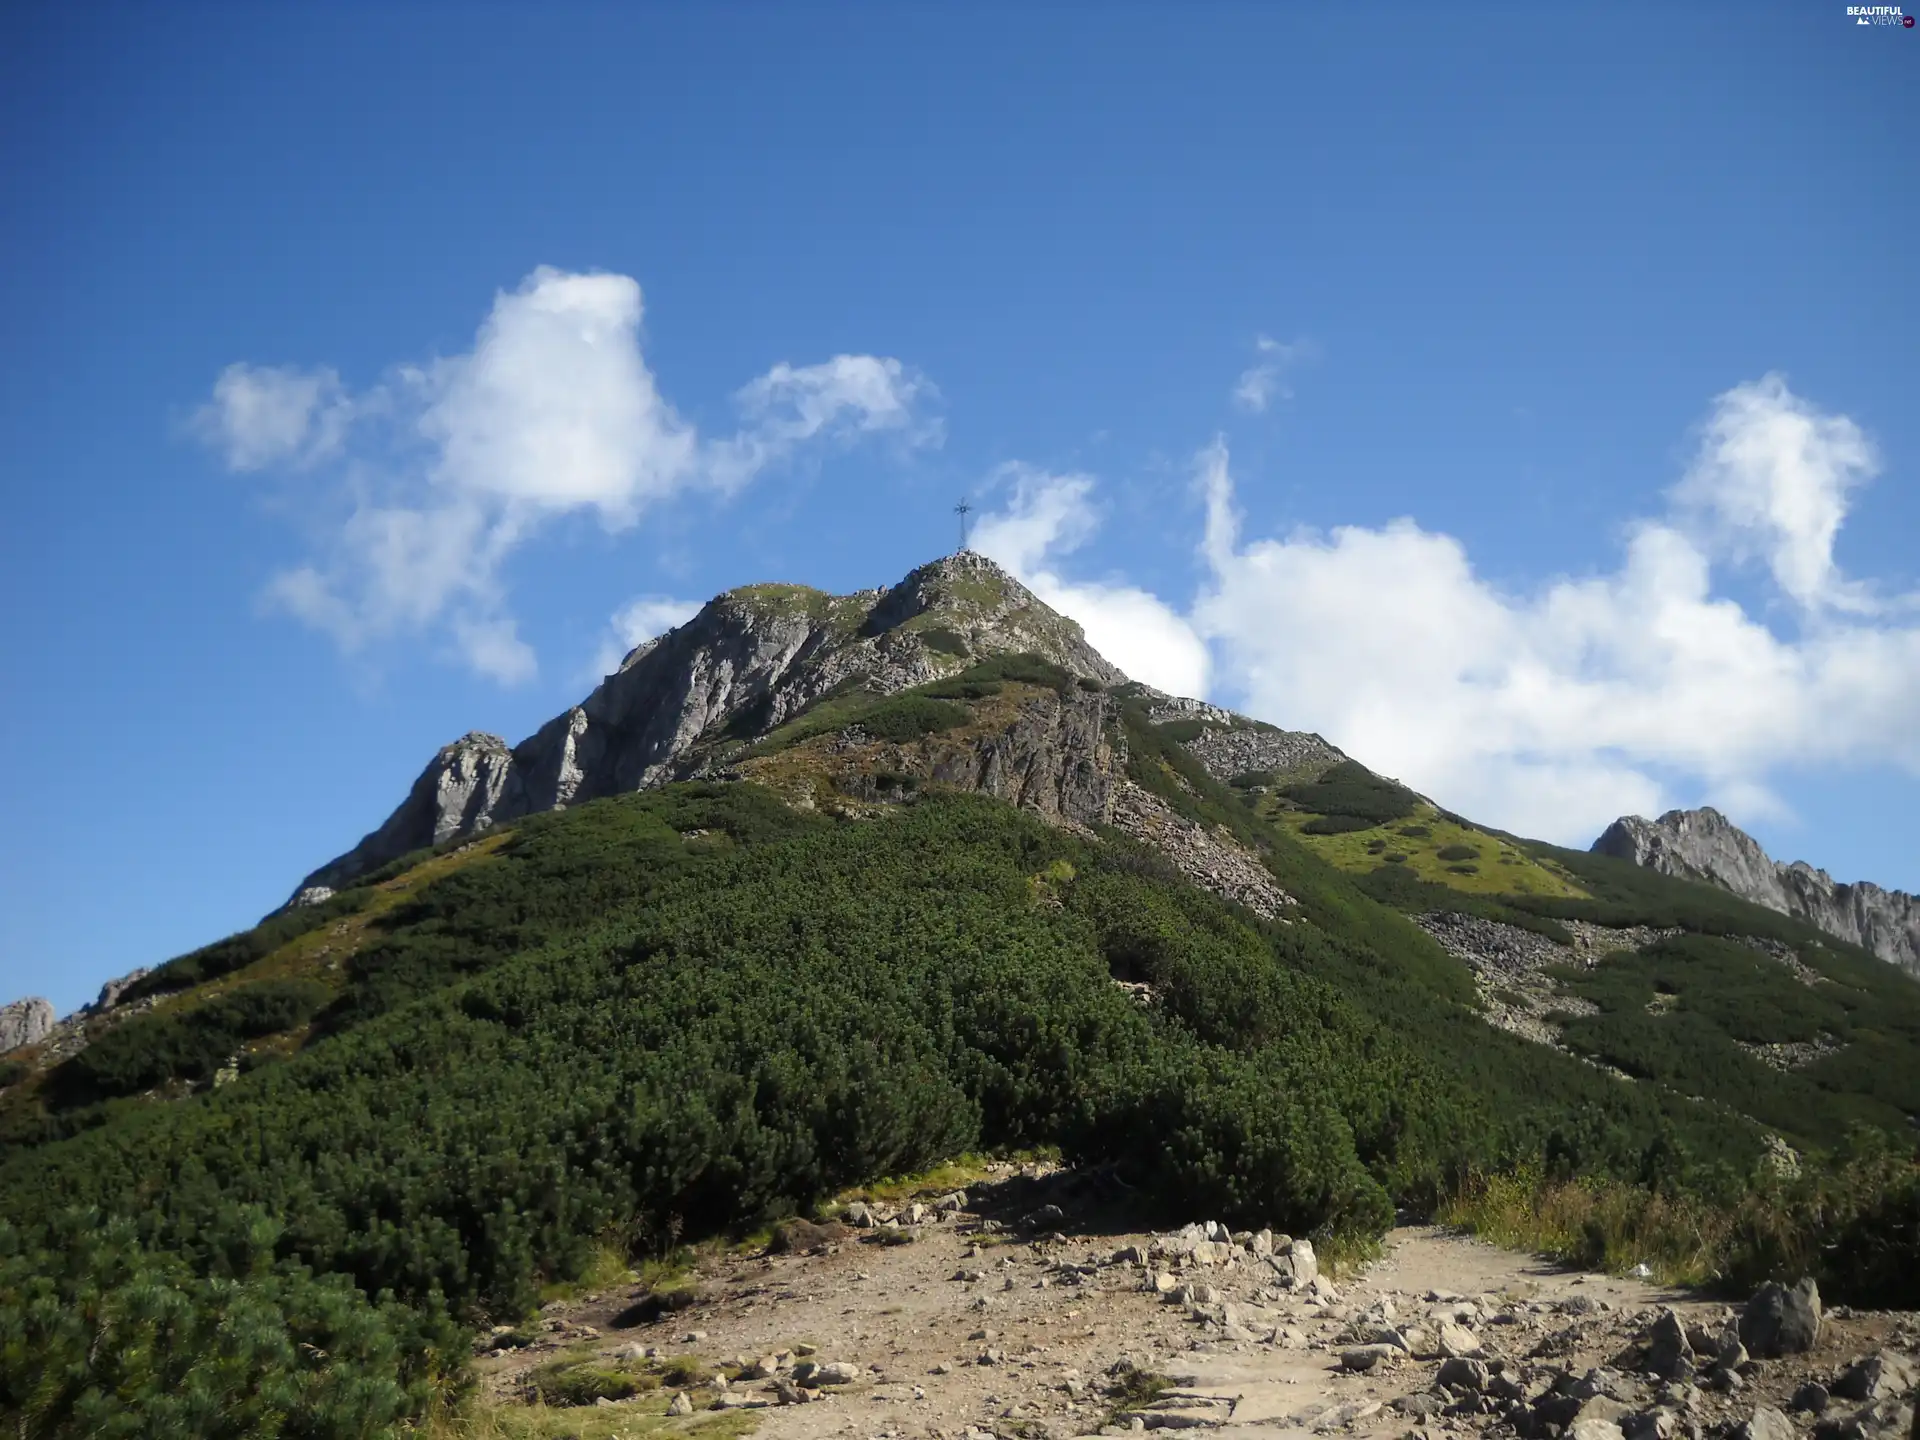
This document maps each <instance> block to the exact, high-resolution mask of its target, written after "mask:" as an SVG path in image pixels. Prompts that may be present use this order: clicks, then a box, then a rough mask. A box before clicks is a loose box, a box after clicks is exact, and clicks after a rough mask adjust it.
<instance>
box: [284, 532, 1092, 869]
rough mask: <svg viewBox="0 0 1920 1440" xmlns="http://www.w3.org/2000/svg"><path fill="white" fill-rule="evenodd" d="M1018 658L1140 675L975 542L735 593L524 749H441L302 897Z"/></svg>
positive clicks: (648, 646)
mask: <svg viewBox="0 0 1920 1440" xmlns="http://www.w3.org/2000/svg"><path fill="white" fill-rule="evenodd" d="M1018 653H1027V654H1035V655H1039V656H1041V657H1043V658H1044V659H1046V660H1048V661H1051V662H1052V663H1054V664H1056V665H1059V666H1060V667H1062V668H1063V669H1064V670H1066V671H1067V672H1068V673H1069V674H1071V675H1074V676H1076V677H1082V678H1086V679H1090V680H1093V681H1095V682H1096V683H1099V684H1101V685H1120V684H1125V683H1126V682H1127V677H1126V676H1125V675H1124V674H1122V673H1121V672H1120V671H1119V670H1118V669H1117V668H1116V667H1114V666H1113V665H1111V664H1110V663H1108V661H1107V660H1106V659H1104V658H1103V657H1102V656H1101V655H1100V654H1099V652H1097V651H1096V650H1094V649H1093V647H1092V646H1091V645H1089V644H1088V643H1087V641H1086V637H1085V635H1084V634H1083V633H1082V631H1081V630H1080V627H1079V626H1078V625H1077V624H1075V623H1074V622H1073V621H1071V620H1068V619H1067V618H1066V617H1064V616H1061V615H1059V614H1058V613H1057V612H1055V611H1053V610H1051V609H1050V608H1048V607H1047V606H1046V605H1044V604H1043V603H1042V602H1041V601H1040V600H1039V599H1038V597H1036V596H1035V595H1034V594H1033V593H1032V592H1031V591H1030V590H1028V589H1027V588H1026V587H1025V586H1024V585H1022V584H1021V583H1020V582H1019V581H1018V580H1016V579H1015V578H1014V577H1013V576H1012V575H1010V574H1008V573H1007V572H1006V571H1005V570H1003V569H1001V567H1000V566H998V565H996V564H995V563H994V562H993V561H991V560H989V559H987V558H986V557H985V556H982V555H978V554H975V553H974V552H972V551H961V552H959V553H958V554H955V555H949V556H944V557H942V558H940V559H938V560H934V561H932V562H929V563H928V564H925V565H922V566H920V567H918V568H917V569H915V570H913V571H912V572H911V573H909V574H908V575H907V576H906V577H905V578H904V579H902V580H901V581H900V582H899V583H898V584H895V585H893V586H890V587H885V588H880V589H870V590H857V591H854V592H852V593H851V594H847V595H830V594H828V593H827V592H825V591H821V590H816V589H813V588H812V587H810V586H802V585H770V584H759V585H746V586H741V587H738V588H736V589H733V590H728V591H726V592H724V593H722V594H720V595H718V596H716V597H714V599H712V600H710V601H709V602H708V603H707V604H706V605H704V606H703V607H702V608H701V609H700V611H699V613H698V614H696V615H695V616H694V617H693V618H692V619H691V620H688V621H687V622H686V623H685V624H682V625H679V626H676V627H674V628H673V629H671V630H668V631H667V632H665V633H664V634H662V635H659V636H656V637H654V638H653V639H651V640H648V641H646V642H645V643H644V644H642V645H640V646H637V647H636V648H635V649H634V650H632V651H631V652H629V654H628V655H627V656H626V658H625V659H623V660H622V661H621V663H620V667H619V668H618V669H617V670H615V671H614V672H613V674H611V675H609V676H607V677H606V678H605V679H604V680H602V681H601V682H600V684H599V685H597V686H595V687H594V690H593V691H592V693H591V694H589V695H588V696H587V698H586V699H585V700H583V701H582V702H581V703H580V704H578V705H575V706H572V707H571V708H569V709H568V710H566V711H564V712H563V713H561V714H560V715H557V716H555V717H554V718H553V719H552V720H549V721H548V722H547V723H546V724H544V725H542V726H541V727H540V728H539V729H538V730H536V731H535V732H534V733H533V734H532V735H531V736H529V737H527V738H526V739H525V740H522V741H521V742H520V743H519V744H517V745H509V744H508V743H507V741H506V740H505V739H503V738H502V737H500V736H497V735H489V734H485V733H482V732H478V731H473V732H469V733H468V734H467V735H465V736H463V737H461V738H460V739H459V740H456V741H454V742H453V743H452V744H450V745H447V746H444V747H442V749H441V750H440V751H439V752H438V754H436V755H435V757H434V758H433V760H432V761H430V762H429V763H428V765H427V767H426V769H425V770H423V771H422V772H421V774H420V777H419V778H418V779H417V780H416V781H415V782H414V785H413V787H412V789H411V790H410V791H409V793H408V796H407V798H406V799H405V800H404V801H402V802H401V804H400V805H399V806H398V807H397V808H396V809H395V810H394V812H393V813H392V814H391V815H390V816H389V817H388V818H387V820H386V821H385V822H383V823H382V824H381V825H380V826H379V827H378V828H377V829H375V830H373V831H372V832H370V833H369V834H368V835H367V836H365V837H364V838H363V839H362V840H361V841H360V842H359V843H358V844H357V845H355V846H354V847H353V848H352V849H350V850H348V851H346V852H345V853H344V854H342V855H339V856H336V857H335V858H334V859H333V860H330V861H328V862H327V863H326V864H324V865H322V866H320V867H319V868H318V869H316V870H314V871H313V872H312V873H311V874H309V875H308V876H307V877H306V878H305V879H304V880H302V881H301V882H300V885H299V886H298V887H296V891H295V895H296V898H298V897H300V896H301V895H308V896H312V895H313V894H314V893H315V892H318V891H331V890H335V889H338V888H339V887H340V886H341V885H343V884H346V883H348V882H350V881H352V880H353V879H355V878H356V877H358V876H359V875H362V874H365V873H367V872H368V871H371V870H374V869H376V868H378V867H379V866H380V865H382V864H385V863H387V862H389V861H391V860H394V859H397V858H399V857H400V856H402V855H405V854H407V853H409V852H411V851H414V850H418V849H421V848H424V847H427V846H432V845H437V844H444V843H445V842H447V841H448V840H451V839H454V838H456V837H458V836H461V835H468V834H473V833H476V832H478V831H480V830H484V829H487V828H489V827H491V826H493V825H496V824H501V823H504V822H506V821H508V820H512V819H516V818H518V817H519V816H521V815H526V814H532V813H536V812H539V811H543V810H553V809H561V808H565V807H566V806H568V805H572V804H578V803H581V802H583V801H586V800H590V799H596V798H599V797H600V796H604V795H610V794H619V793H624V792H629V791H633V790H641V789H648V788H651V787H653V786H655V785H658V784H663V783H666V782H668V781H670V780H674V779H687V778H693V777H694V776H695V775H696V774H699V773H701V772H702V770H703V768H705V769H711V762H712V761H713V760H714V759H715V758H716V756H715V754H714V753H713V752H715V751H716V750H719V749H720V748H722V747H721V742H722V741H725V740H729V739H731V740H747V739H750V738H754V737H757V736H759V735H764V734H765V733H767V732H768V731H771V730H773V729H775V728H777V727H778V726H779V725H781V724H782V723H784V722H785V721H788V720H790V719H792V718H793V717H794V716H795V715H797V714H798V713H799V712H800V711H801V710H804V709H805V708H807V707H808V706H809V705H811V704H814V703H816V702H818V701H820V700H822V699H825V698H828V697H829V696H830V694H832V693H833V692H835V691H836V690H837V689H844V688H851V687H853V686H855V685H858V686H859V687H861V688H864V689H867V690H870V691H872V692H873V693H875V694H877V695H888V694H892V693H895V692H897V691H899V690H903V689H906V688H908V687H910V686H914V685H919V684H924V683H926V682H929V681H932V680H937V679H939V678H941V677H942V676H944V675H950V674H954V673H957V672H958V671H960V670H963V669H965V668H967V666H968V665H970V664H972V663H974V662H975V661H977V660H979V659H982V658H986V657H989V656H993V655H1010V654H1018ZM729 726H731V727H732V728H733V733H732V734H725V733H723V732H725V731H727V730H728V727H729ZM735 748H743V747H735ZM697 750H704V751H706V752H707V753H706V754H704V755H698V756H696V755H695V753H694V752H696V751H697ZM703 760H704V761H706V762H709V763H708V764H707V765H706V766H704V767H703V764H702V761H703ZM322 898H324V897H322Z"/></svg>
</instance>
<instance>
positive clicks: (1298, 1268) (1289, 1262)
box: [1267, 1240, 1320, 1289]
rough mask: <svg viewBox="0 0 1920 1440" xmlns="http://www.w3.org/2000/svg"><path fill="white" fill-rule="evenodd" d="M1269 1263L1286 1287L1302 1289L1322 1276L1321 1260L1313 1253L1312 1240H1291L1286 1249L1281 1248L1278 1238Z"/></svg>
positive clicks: (1268, 1258)
mask: <svg viewBox="0 0 1920 1440" xmlns="http://www.w3.org/2000/svg"><path fill="white" fill-rule="evenodd" d="M1267 1264H1268V1266H1269V1267H1270V1268H1271V1269H1272V1270H1273V1273H1274V1274H1275V1275H1277V1276H1278V1277H1279V1278H1280V1284H1281V1285H1282V1286H1283V1287H1284V1288H1286V1289H1301V1288H1304V1287H1307V1286H1310V1285H1312V1284H1313V1282H1314V1281H1315V1280H1317V1279H1319V1278H1320V1261H1319V1260H1318V1258H1317V1257H1316V1256H1315V1255H1314V1253H1313V1242H1312V1241H1310V1240H1294V1241H1290V1242H1289V1243H1288V1245H1287V1248H1286V1249H1285V1250H1282V1249H1280V1247H1279V1242H1278V1241H1277V1240H1276V1241H1275V1242H1274V1252H1273V1254H1271V1255H1269V1256H1267Z"/></svg>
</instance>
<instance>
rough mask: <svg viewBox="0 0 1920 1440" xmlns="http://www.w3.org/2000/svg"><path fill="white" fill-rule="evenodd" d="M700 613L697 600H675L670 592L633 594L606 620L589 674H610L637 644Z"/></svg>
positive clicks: (598, 676) (661, 633) (601, 676)
mask: <svg viewBox="0 0 1920 1440" xmlns="http://www.w3.org/2000/svg"><path fill="white" fill-rule="evenodd" d="M699 613H700V602H699V601H697V600H676V599H674V598H673V597H672V596H669V595H638V596H635V597H634V598H633V599H631V600H629V601H628V602H627V603H626V604H625V605H622V606H621V607H620V608H619V609H618V610H616V611H614V612H613V616H612V618H611V619H609V620H608V622H607V636H606V639H605V640H604V641H603V642H602V643H601V646H600V650H599V653H598V655H597V656H596V657H595V660H594V668H593V676H592V678H593V679H595V680H600V679H603V678H604V677H606V676H608V675H611V674H613V672H614V671H616V670H618V669H619V668H620V662H621V661H623V660H625V659H626V658H627V656H628V655H630V654H631V653H632V652H633V651H634V650H635V649H636V648H637V647H639V646H641V645H644V644H646V643H647V641H649V640H651V639H653V638H654V637H655V636H657V635H664V634H666V633H667V631H669V630H672V629H674V628H675V627H676V626H680V625H684V624H686V623H687V621H689V620H691V619H692V618H693V617H694V616H695V615H697V614H699Z"/></svg>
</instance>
